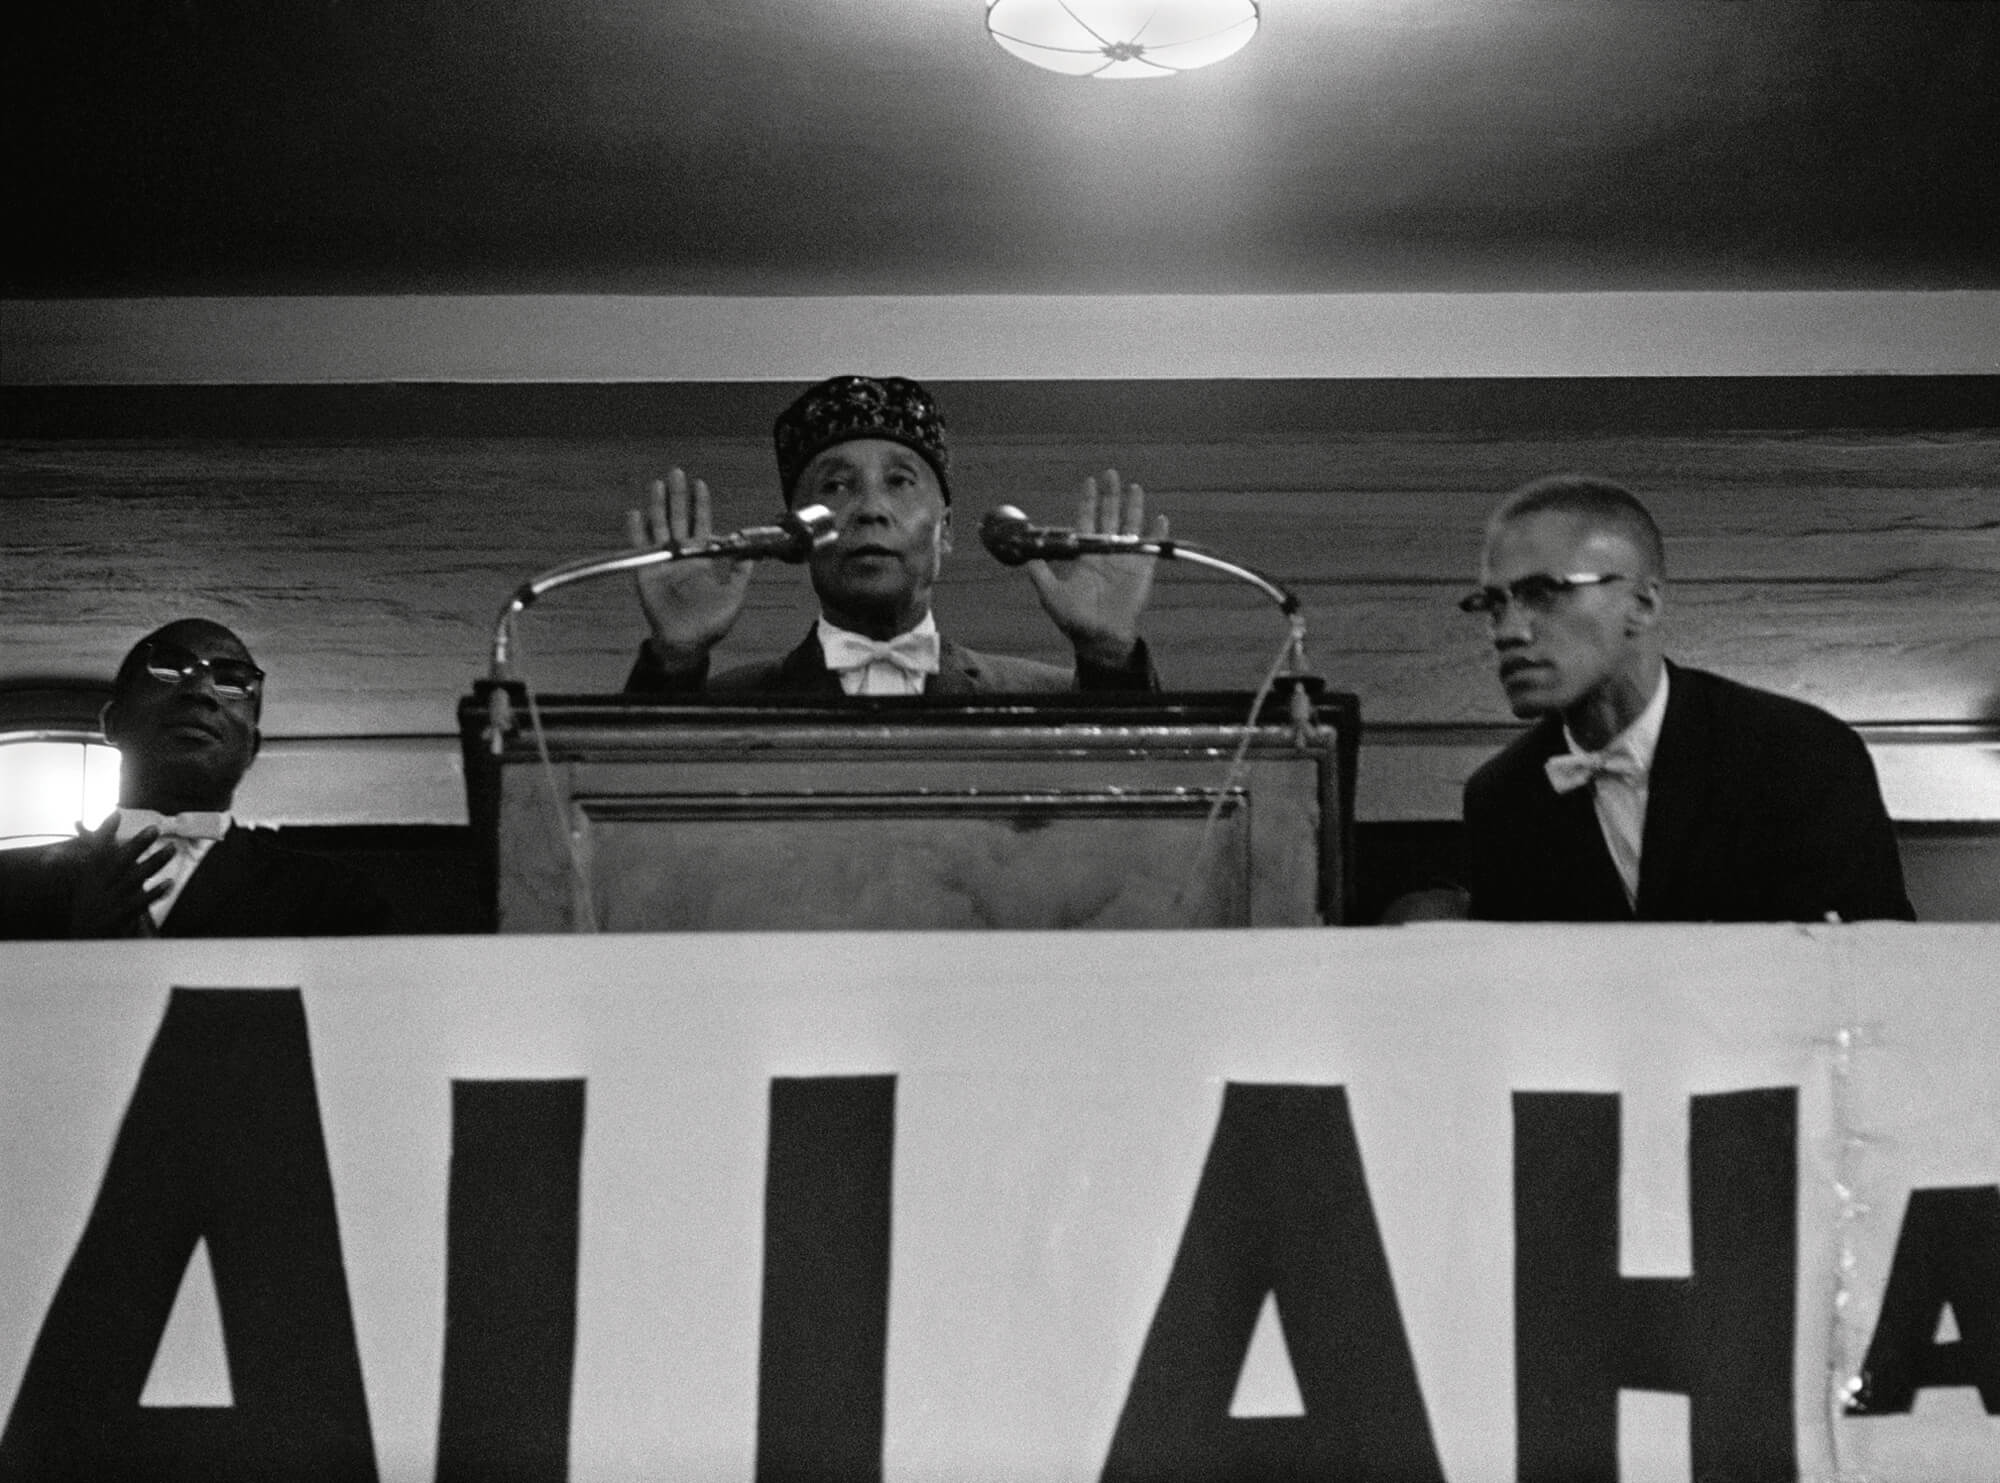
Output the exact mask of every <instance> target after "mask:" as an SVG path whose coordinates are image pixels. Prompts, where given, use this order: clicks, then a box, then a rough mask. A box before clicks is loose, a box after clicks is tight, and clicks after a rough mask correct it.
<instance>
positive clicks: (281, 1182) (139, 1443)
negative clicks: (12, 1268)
mask: <svg viewBox="0 0 2000 1483" xmlns="http://www.w3.org/2000/svg"><path fill="white" fill-rule="evenodd" d="M203 1239H206V1240H207V1242H208V1250H209V1254H210V1256H211V1258H212V1260H213V1265H214V1270H215V1292H216V1303H217V1306H218V1307H219V1308H220V1310H221V1314H222V1329H223V1340H224V1348H225V1351H226V1353H227V1356H228V1363H229V1382H230V1390H231V1393H232V1394H233V1396H234V1398H235V1404H234V1405H232V1406H185V1407H164V1406H161V1407H154V1406H141V1405H140V1404H139V1397H140V1393H141V1391H142V1390H143V1388H144V1386H145V1384H146V1374H147V1371H148V1369H149V1368H150V1367H151V1365H152V1362H153V1356H154V1352H155V1350H156V1349H157V1348H158V1346H159V1342H160V1334H161V1331H162V1330H163V1329H164V1328H165V1327H166V1323H167V1317H168V1314H169V1312H170V1311H171V1309H172V1307H173V1302H174V1296H175V1294H176V1292H177V1291H178V1290H179V1287H180V1282H181V1277H182V1274H183V1273H184V1272H185V1271H186V1269H187V1263H188V1258H189V1257H190V1255H192V1253H193V1251H194V1248H195V1243H196V1242H197V1241H199V1240H203ZM0 1474H4V1475H5V1476H7V1477H9V1478H23V1479H29V1478H32V1479H44V1478H63V1479H68V1478H74V1479H90V1480H93V1483H95V1480H100V1479H102V1480H118V1479H135V1480H136V1479H144V1480H147V1483H172V1480H178V1479H187V1480H190V1483H192V1480H196V1479H200V1480H203V1483H235V1480H239V1479H240V1480H245V1483H248V1480H252V1479H259V1480H262V1479H272V1478H283V1479H287V1480H298V1479H312V1480H325V1483H335V1480H338V1483H373V1479H374V1477H375V1454H374V1447H373V1444H372V1442H371V1441H370V1438H369V1430H368V1410H367V1402H366V1400H365V1398H364V1396H363V1394H362V1388H361V1361H360V1356H359V1354H358V1353H357V1351H356V1348H355V1342H354V1321H353V1317H352V1315H351V1313H350V1311H349V1309H348V1302H347V1279H346V1275H345V1273H344V1271H343V1270H342V1267H341V1259H340V1232H339V1229H338V1227H337V1225H336V1224H335V1218H334V1208H333V1182H332V1179H331V1177H330V1176H329V1174H328V1172H327V1164H326V1147H325V1143H324V1141H323V1139H322V1137H321V1133H320V1121H319V1105H318V1102H317V1100H316V1098H315V1096H314V1090H313V1074H312V1056H311V1051H310V1049H309V1047H308V1044H307V1040H306V1020H305V1008H304V1005H303V1004H302V1002H301V1000H300V996H299V993H298V991H297V990H296V989H262V990H250V989H176V990H174V992H173V995H172V997H171V998H170V1000H169V1001H168V1004H167V1014H166V1019H165V1020H164V1022H163V1023H162V1024H161V1026H160V1032H159V1034H158V1035H157V1036H155V1037H154V1040H153V1045H152V1049H151V1050H150V1051H148V1052H147V1055H146V1063H145V1066H144V1067H143V1068H142V1069H141V1071H140V1073H139V1084H138V1086H137V1087H136V1088H135V1089H134V1091H133V1093H132V1105H131V1106H130V1107H129V1108H128V1109H127V1110H126V1113H125V1121H124V1124H123V1126H122V1127H120V1129H119V1131H118V1141H117V1143H116V1145H115V1146H114V1147H113V1148H112V1150H111V1163H110V1167H109V1168H108V1169H107V1170H106V1171H105V1175H104V1184H103V1186H102V1187H101V1188H100V1189H99V1191H98V1194H97V1203H96V1205H95V1206H94V1207H93V1208H92V1210H91V1212H90V1219H89V1221H88V1222H87V1223H86V1224H85V1226H84V1229H83V1237H82V1239H81V1240H80V1241H79V1242H78V1243H77V1248H76V1253H75V1255H74V1256H72V1257H71V1258H70V1263H69V1269H68V1270H67V1271H66V1272H65V1273H64V1274H63V1279H62V1282H61V1284H60V1285H59V1286H58V1287H57V1289H56V1295H55V1300H54V1301H53V1302H52V1303H51V1304H50V1305H49V1311H48V1316H47V1317H46V1318H45V1319H44V1320H43V1323H42V1331H41V1334H40V1335H39V1337H37V1339H36V1340H35V1348H34V1352H33V1353H32V1354H31V1355H30V1356H29V1357H28V1366H27V1372H26V1374H25V1375H24V1376H23V1378H22V1381H21V1389H20V1393H19V1394H18V1395H17V1396H16V1397H15V1401H14V1409H13V1413H12V1414H11V1415H10V1416H9V1417H8V1419H7V1429H6V1431H5V1432H4V1433H0Z"/></svg>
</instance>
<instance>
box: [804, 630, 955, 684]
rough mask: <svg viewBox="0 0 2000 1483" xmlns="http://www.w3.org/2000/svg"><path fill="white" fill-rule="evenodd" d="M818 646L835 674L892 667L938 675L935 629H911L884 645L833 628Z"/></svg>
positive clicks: (904, 670)
mask: <svg viewBox="0 0 2000 1483" xmlns="http://www.w3.org/2000/svg"><path fill="white" fill-rule="evenodd" d="M821 646H822V647H823V648H824V649H825V651H826V667H827V668H828V669H830V670H832V671H833V672H834V673H835V674H846V673H847V672H848V671H849V670H856V669H866V668H867V667H868V666H869V665H871V664H893V665H894V666H896V668H897V669H900V670H902V671H903V672H904V673H906V674H912V675H934V674H936V673H937V672H938V636H937V631H936V630H935V629H933V630H931V631H929V632H920V631H918V630H915V629H912V630H911V631H910V632H908V633H899V634H897V635H896V636H895V637H894V638H892V639H889V640H887V641H886V642H884V641H882V640H878V639H871V638H866V637H864V636H862V635H861V634H858V633H848V632H845V631H844V630H837V629H836V630H830V631H828V632H826V633H824V634H822V636H821Z"/></svg>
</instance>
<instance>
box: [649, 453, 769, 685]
mask: <svg viewBox="0 0 2000 1483" xmlns="http://www.w3.org/2000/svg"><path fill="white" fill-rule="evenodd" d="M714 534H715V524H714V515H713V512H712V509H711V506H710V502H709V496H708V485H707V483H706V482H705V481H703V480H701V479H696V480H694V481H693V483H692V485H690V483H689V480H688V476H687V475H686V474H685V473H683V472H682V471H681V470H680V469H677V468H676V469H669V470H667V477H666V478H665V479H664V480H660V479H655V480H654V481H653V482H652V484H651V486H650V487H649V488H648V489H647V491H646V506H645V508H644V509H642V510H627V511H626V512H625V536H626V539H627V540H628V541H629V542H630V543H631V544H632V545H633V546H636V547H642V548H647V549H650V548H653V547H657V546H664V545H666V544H667V543H668V542H669V541H681V542H701V541H707V540H710V539H712V538H713V537H714ZM755 567H756V563H755V562H754V561H718V560H712V559H702V560H696V561H669V562H663V563H661V564H660V565H658V566H649V567H644V568H642V569H641V570H639V571H637V572H635V573H633V582H634V585H636V586H637V587H638V589H639V605H640V606H641V607H643V608H644V609H645V610H646V622H647V623H648V624H650V625H651V627H652V630H653V651H654V657H655V658H656V659H657V660H658V661H659V662H660V664H661V667H662V668H664V669H666V670H667V671H668V672H669V673H673V672H679V671H686V670H691V669H694V668H697V667H698V666H699V665H700V664H701V662H702V661H703V660H704V659H706V658H707V657H708V651H709V650H710V649H713V648H714V647H715V646H716V645H717V644H719V643H721V642H722V638H723V635H724V634H726V633H728V632H729V630H730V628H731V627H733V626H734V624H735V622H736V615H737V614H738V613H740V612H742V611H743V597H744V594H745V593H746V592H747V591H748V590H749V587H750V573H751V572H752V571H753V570H754V569H755Z"/></svg>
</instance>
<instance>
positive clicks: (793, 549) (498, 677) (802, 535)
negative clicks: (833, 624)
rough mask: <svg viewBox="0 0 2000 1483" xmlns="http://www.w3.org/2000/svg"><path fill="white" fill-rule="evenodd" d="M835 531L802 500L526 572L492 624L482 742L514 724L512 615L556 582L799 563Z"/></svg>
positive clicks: (496, 739) (490, 742) (828, 517)
mask: <svg viewBox="0 0 2000 1483" xmlns="http://www.w3.org/2000/svg"><path fill="white" fill-rule="evenodd" d="M838 534H839V531H838V530H837V528H836V523H835V519H834V514H833V511H831V510H829V509H828V508H827V507H826V506H825V505H804V506H801V507H800V508H799V509H796V510H792V511H789V512H787V513H786V515H785V516H784V517H783V518H782V519H781V520H780V521H779V522H778V523H777V524H776V525H771V526H757V527H753V528H752V529H750V530H745V531H738V532H737V533H735V534H734V535H726V536H717V537H716V538H715V539H714V540H712V541H703V542H701V543H699V544H694V543H690V542H682V541H669V542H667V544H666V545H664V546H652V547H648V548H647V549H646V550H643V551H610V552H606V553H605V554H603V555H601V556H580V557H578V558H576V559H575V560H574V561H566V562H564V563H562V565H560V566H552V567H550V568H549V569H548V570H547V571H545V572H543V573H541V574H540V575H539V576H534V577H530V578H529V579H528V580H527V581H525V582H523V583H522V584H521V585H520V586H519V587H517V588H515V589H514V595H513V596H512V597H510V598H508V599H507V602H506V605H505V606H504V607H502V608H501V609H500V616H499V617H498V618H497V619H495V620H494V624H493V664H492V670H491V672H490V673H489V674H488V676H487V683H488V685H489V686H490V689H489V691H488V694H487V715H488V720H487V723H486V744H487V746H488V747H489V748H490V749H491V750H492V752H493V755H494V756H496V757H497V756H499V755H500V751H501V748H502V746H503V745H504V744H505V740H506V736H507V733H508V732H509V731H511V730H512V729H513V716H512V704H511V702H510V701H509V699H508V696H507V687H508V685H509V684H510V683H511V682H512V681H513V678H514V676H513V674H512V658H511V655H510V652H509V651H510V650H511V649H512V647H513V644H512V639H513V628H514V619H515V618H516V617H518V616H519V615H520V614H521V612H522V611H523V610H524V609H526V608H527V607H528V606H529V605H531V604H532V603H534V602H536V601H538V600H539V599H541V598H542V597H544V596H546V595H547V594H548V593H551V592H553V591H555V590H556V589H557V588H558V587H567V586H569V585H570V584H571V583H573V582H585V581H589V580H590V579H592V578H594V577H608V576H610V575H612V574H613V573H616V572H636V571H639V570H641V569H643V568H645V567H649V566H660V565H662V564H664V563H666V562H669V561H696V560H703V561H755V560H759V559H761V558H764V557H776V558H777V559H778V560H780V561H785V562H791V563H793V564H795V565H796V564H797V563H799V562H801V561H804V560H805V559H806V558H807V557H808V556H810V555H811V554H812V553H813V552H814V551H816V550H817V549H819V548H820V547H821V546H825V545H828V544H830V543H831V542H832V541H833V539H834V538H835V536H837V535H838Z"/></svg>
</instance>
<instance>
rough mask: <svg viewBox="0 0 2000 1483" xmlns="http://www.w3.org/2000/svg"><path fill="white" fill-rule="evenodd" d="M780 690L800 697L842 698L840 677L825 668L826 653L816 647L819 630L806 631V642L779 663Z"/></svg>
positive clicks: (778, 684)
mask: <svg viewBox="0 0 2000 1483" xmlns="http://www.w3.org/2000/svg"><path fill="white" fill-rule="evenodd" d="M776 688H778V689H779V690H782V691H786V692H788V693H792V694H799V695H842V694H845V693H846V692H845V691H843V690H842V689H841V688H840V676H839V675H837V674H835V673H834V672H833V671H832V670H830V669H828V668H827V667H826V651H825V650H824V649H822V648H821V647H820V644H819V630H818V628H817V627H816V626H815V627H813V628H808V629H807V630H806V637H805V642H804V643H802V644H800V645H799V646H798V647H797V648H795V649H793V650H792V652H791V653H789V654H787V655H786V656H785V657H784V658H783V659H781V660H779V661H778V683H777V687H776Z"/></svg>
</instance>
